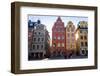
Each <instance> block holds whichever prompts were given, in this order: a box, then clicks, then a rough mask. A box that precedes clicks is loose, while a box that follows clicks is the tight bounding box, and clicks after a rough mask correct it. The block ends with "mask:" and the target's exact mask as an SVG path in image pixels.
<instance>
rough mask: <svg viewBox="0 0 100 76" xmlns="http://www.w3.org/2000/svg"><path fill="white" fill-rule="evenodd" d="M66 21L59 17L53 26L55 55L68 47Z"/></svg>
mask: <svg viewBox="0 0 100 76" xmlns="http://www.w3.org/2000/svg"><path fill="white" fill-rule="evenodd" d="M65 37H66V36H65V27H64V22H62V20H61V18H60V17H58V18H57V20H56V22H55V23H54V25H53V27H52V53H53V54H54V55H62V54H64V52H65V48H66V44H65V42H66V38H65Z"/></svg>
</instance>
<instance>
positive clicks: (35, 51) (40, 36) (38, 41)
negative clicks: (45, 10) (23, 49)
mask: <svg viewBox="0 0 100 76" xmlns="http://www.w3.org/2000/svg"><path fill="white" fill-rule="evenodd" d="M33 31H34V32H33V40H32V50H31V51H29V60H32V59H43V58H45V56H46V51H47V50H48V49H49V44H48V46H47V45H46V44H47V43H48V42H47V41H49V34H48V35H47V32H48V31H47V30H46V26H45V25H43V24H41V22H40V20H38V21H37V23H35V26H34V29H33ZM46 48H48V49H46Z"/></svg>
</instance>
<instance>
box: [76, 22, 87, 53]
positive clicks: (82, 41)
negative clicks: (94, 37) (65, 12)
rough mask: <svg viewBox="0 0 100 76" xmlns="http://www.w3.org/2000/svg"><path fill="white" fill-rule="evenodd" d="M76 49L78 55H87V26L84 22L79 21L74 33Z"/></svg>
mask: <svg viewBox="0 0 100 76" xmlns="http://www.w3.org/2000/svg"><path fill="white" fill-rule="evenodd" d="M75 35H76V48H77V51H78V52H79V53H80V55H87V53H88V24H87V22H86V21H80V22H79V23H78V28H77V29H76V32H75Z"/></svg>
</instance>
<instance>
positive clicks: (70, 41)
mask: <svg viewBox="0 0 100 76" xmlns="http://www.w3.org/2000/svg"><path fill="white" fill-rule="evenodd" d="M66 50H67V52H72V51H75V50H76V40H75V26H74V24H73V22H72V21H69V22H68V23H67V26H66Z"/></svg>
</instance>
